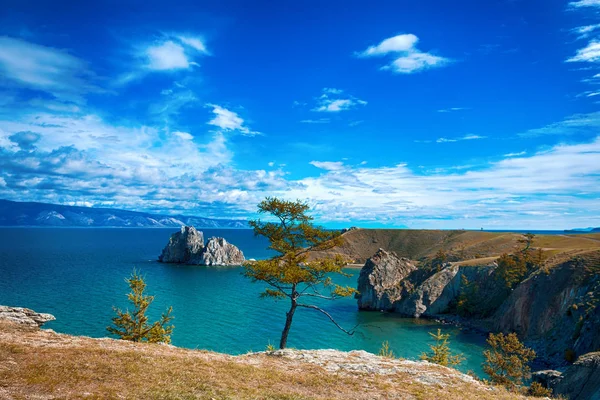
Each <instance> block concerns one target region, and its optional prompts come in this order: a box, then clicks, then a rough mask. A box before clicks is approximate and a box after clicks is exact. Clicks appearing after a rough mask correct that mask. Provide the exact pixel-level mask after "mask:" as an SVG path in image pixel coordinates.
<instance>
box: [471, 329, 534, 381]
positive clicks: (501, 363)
mask: <svg viewBox="0 0 600 400" xmlns="http://www.w3.org/2000/svg"><path fill="white" fill-rule="evenodd" d="M487 342H488V344H489V345H490V347H491V349H489V350H485V351H484V352H483V356H484V357H485V363H484V364H483V371H484V372H485V373H486V374H488V375H489V377H490V380H491V381H492V382H493V383H496V384H499V385H503V386H505V387H506V388H508V389H516V388H519V387H520V386H521V385H522V383H523V380H524V379H529V378H530V376H531V369H530V368H529V363H531V361H533V359H534V358H535V351H533V350H532V349H530V348H527V347H525V345H524V344H523V343H521V342H520V341H519V338H518V337H517V334H516V333H509V334H508V335H505V334H503V333H498V334H493V333H490V336H489V337H488V339H487Z"/></svg>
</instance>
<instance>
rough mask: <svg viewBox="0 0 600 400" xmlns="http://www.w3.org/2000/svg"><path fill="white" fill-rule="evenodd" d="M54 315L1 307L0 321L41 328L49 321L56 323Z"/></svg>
mask: <svg viewBox="0 0 600 400" xmlns="http://www.w3.org/2000/svg"><path fill="white" fill-rule="evenodd" d="M55 319H56V318H54V315H52V314H44V313H37V312H35V311H33V310H30V309H29V308H23V307H8V306H0V320H7V321H11V322H16V323H17V324H22V325H27V326H31V327H40V326H42V325H43V324H45V323H46V322H48V321H54V320H55Z"/></svg>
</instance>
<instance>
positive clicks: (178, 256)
mask: <svg viewBox="0 0 600 400" xmlns="http://www.w3.org/2000/svg"><path fill="white" fill-rule="evenodd" d="M158 261H160V262H163V263H174V264H187V265H207V266H217V265H218V266H228V265H241V264H243V263H244V262H245V261H246V258H245V257H244V253H242V251H241V250H240V249H238V248H237V247H236V246H234V245H233V244H231V243H228V242H227V241H226V240H225V239H224V238H221V237H211V238H210V239H209V240H208V242H207V243H206V244H205V243H204V234H203V233H202V232H201V231H198V230H196V228H194V227H193V226H182V227H181V230H180V231H179V232H175V233H174V234H172V235H171V237H170V238H169V243H168V244H167V245H166V246H165V248H164V249H163V251H162V253H161V255H160V256H158Z"/></svg>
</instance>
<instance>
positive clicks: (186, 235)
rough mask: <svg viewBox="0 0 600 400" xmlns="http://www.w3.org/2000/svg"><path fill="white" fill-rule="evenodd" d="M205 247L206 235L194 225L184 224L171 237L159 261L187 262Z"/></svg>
mask: <svg viewBox="0 0 600 400" xmlns="http://www.w3.org/2000/svg"><path fill="white" fill-rule="evenodd" d="M203 248H204V235H203V234H202V232H198V231H197V230H196V228H194V227H193V226H182V227H181V231H179V232H176V233H174V234H172V235H171V237H170V238H169V243H168V244H167V245H166V246H165V248H164V249H163V251H162V254H161V255H160V256H158V261H160V262H165V263H178V264H186V263H188V262H189V261H190V260H191V259H192V258H194V257H195V256H196V255H197V254H200V253H201V252H202V250H203Z"/></svg>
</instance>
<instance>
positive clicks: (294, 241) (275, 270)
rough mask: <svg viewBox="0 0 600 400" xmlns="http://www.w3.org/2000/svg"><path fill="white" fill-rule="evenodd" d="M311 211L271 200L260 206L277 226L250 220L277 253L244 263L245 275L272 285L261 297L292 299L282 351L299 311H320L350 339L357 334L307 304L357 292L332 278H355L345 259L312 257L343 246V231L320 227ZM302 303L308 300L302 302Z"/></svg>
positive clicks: (298, 204)
mask: <svg viewBox="0 0 600 400" xmlns="http://www.w3.org/2000/svg"><path fill="white" fill-rule="evenodd" d="M308 210H309V206H308V205H307V204H306V203H304V202H302V201H300V200H298V201H285V200H280V199H277V198H271V197H267V198H266V199H265V200H263V201H262V202H261V203H260V204H259V205H258V212H259V213H261V214H264V213H266V214H270V215H271V216H273V217H275V220H276V222H262V221H260V220H253V221H250V226H251V227H252V228H253V229H254V234H255V235H260V236H264V237H266V238H267V239H268V240H269V242H270V246H269V248H270V249H272V250H274V251H275V252H276V253H277V255H275V256H274V257H272V258H270V259H267V260H259V261H253V262H248V263H246V264H244V275H245V276H246V277H248V278H250V279H252V281H253V282H257V281H260V282H265V283H266V284H267V285H269V287H268V288H267V289H265V291H264V292H263V293H262V294H261V297H270V298H274V299H288V300H289V301H290V309H289V311H288V312H287V313H286V320H285V326H284V328H283V331H282V333H281V340H280V341H279V348H281V349H283V348H285V347H286V345H287V338H288V334H289V332H290V328H291V326H292V320H293V317H294V313H295V312H296V309H297V308H298V307H300V308H307V309H311V310H315V311H318V312H320V313H322V314H324V315H325V316H326V317H327V318H329V320H330V321H331V322H333V323H334V324H335V326H336V327H338V328H339V329H340V330H342V331H344V332H345V333H347V334H349V335H352V334H353V333H354V331H353V330H350V331H348V330H346V329H344V328H342V327H341V326H340V325H339V324H338V323H337V322H336V321H335V319H334V318H333V317H332V316H331V315H330V314H329V313H328V312H326V311H325V310H323V309H322V308H320V307H318V306H316V305H314V304H310V303H308V302H306V301H307V300H308V299H311V298H313V299H324V300H335V299H337V298H340V297H348V296H352V295H353V294H355V293H356V290H355V289H354V288H351V287H349V286H339V285H335V284H334V283H333V282H332V279H331V276H332V275H336V274H337V275H343V276H349V275H348V274H346V273H344V272H343V271H342V268H343V267H344V266H345V265H346V260H344V259H343V258H342V257H341V256H336V257H316V256H315V257H313V258H309V255H310V254H311V252H312V251H322V250H329V249H332V248H333V247H335V246H337V245H340V244H341V243H342V242H341V237H340V234H339V232H333V231H327V230H325V229H323V228H320V227H317V226H314V225H313V224H312V220H313V218H312V217H311V216H309V215H307V212H308ZM314 254H315V253H313V255H314ZM325 291H327V292H325ZM301 299H306V300H305V301H300V300H301Z"/></svg>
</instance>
